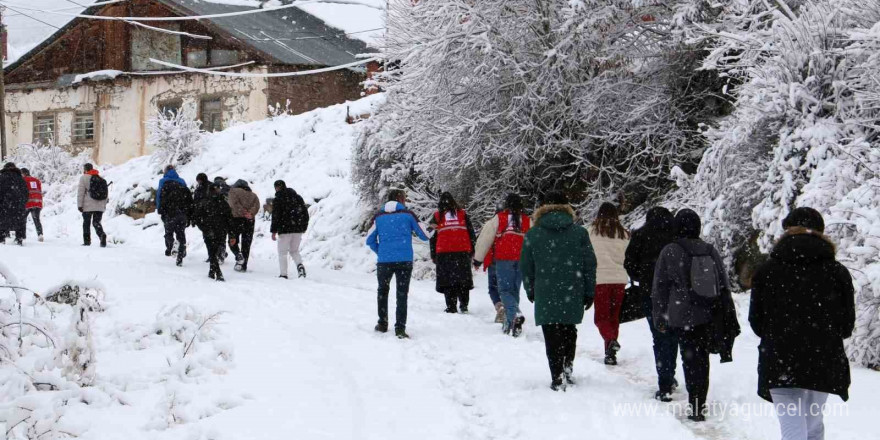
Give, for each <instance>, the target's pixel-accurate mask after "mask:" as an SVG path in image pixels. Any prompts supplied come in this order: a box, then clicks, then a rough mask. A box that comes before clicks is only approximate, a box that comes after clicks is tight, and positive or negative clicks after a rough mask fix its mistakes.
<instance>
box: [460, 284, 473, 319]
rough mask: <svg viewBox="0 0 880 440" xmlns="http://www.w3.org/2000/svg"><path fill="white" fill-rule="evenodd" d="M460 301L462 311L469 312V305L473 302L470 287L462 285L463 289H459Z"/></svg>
mask: <svg viewBox="0 0 880 440" xmlns="http://www.w3.org/2000/svg"><path fill="white" fill-rule="evenodd" d="M458 303H459V308H461V312H462V313H467V311H468V305H469V304H470V303H471V291H470V290H469V289H468V288H466V287H462V288H461V290H459V291H458Z"/></svg>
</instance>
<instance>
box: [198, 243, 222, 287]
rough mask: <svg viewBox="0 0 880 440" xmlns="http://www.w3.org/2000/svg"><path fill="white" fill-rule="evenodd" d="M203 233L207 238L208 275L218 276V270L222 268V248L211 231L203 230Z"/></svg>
mask: <svg viewBox="0 0 880 440" xmlns="http://www.w3.org/2000/svg"><path fill="white" fill-rule="evenodd" d="M202 234H203V238H204V240H205V248H207V250H208V267H209V270H208V276H210V277H212V278H214V277H216V276H217V271H218V270H220V249H219V246H218V245H217V240H215V239H214V237H212V236H211V234H210V232H203V233H202Z"/></svg>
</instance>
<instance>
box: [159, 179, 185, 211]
mask: <svg viewBox="0 0 880 440" xmlns="http://www.w3.org/2000/svg"><path fill="white" fill-rule="evenodd" d="M190 200H192V199H191V195H190V191H189V188H187V187H185V186H183V185H182V184H181V183H180V182H178V181H176V180H169V181H168V182H165V184H164V185H162V206H160V208H161V210H162V212H160V213H159V214H160V215H161V214H164V213H169V214H173V213H176V212H183V213H184V214H186V213H188V211H189V210H190Z"/></svg>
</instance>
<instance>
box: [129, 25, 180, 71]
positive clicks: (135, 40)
mask: <svg viewBox="0 0 880 440" xmlns="http://www.w3.org/2000/svg"><path fill="white" fill-rule="evenodd" d="M163 27H164V28H166V29H169V30H173V31H179V30H180V25H179V24H176V23H171V24H168V25H166V26H163ZM150 58H153V59H156V60H160V61H165V62H168V63H173V64H178V65H179V64H181V60H180V58H181V49H180V35H174V34H166V33H164V32H157V31H154V30H149V29H139V28H133V29H132V30H131V68H132V70H134V71H136V72H137V71H144V70H165V69H168V67H167V66H163V65H161V64H157V63H154V62H152V61H150Z"/></svg>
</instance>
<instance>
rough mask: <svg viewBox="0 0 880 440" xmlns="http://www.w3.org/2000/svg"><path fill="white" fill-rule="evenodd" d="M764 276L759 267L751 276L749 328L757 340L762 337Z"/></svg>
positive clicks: (762, 270) (761, 268)
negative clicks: (756, 336)
mask: <svg viewBox="0 0 880 440" xmlns="http://www.w3.org/2000/svg"><path fill="white" fill-rule="evenodd" d="M764 283H765V276H764V269H763V267H759V268H758V270H756V271H755V274H754V275H753V276H752V294H751V298H750V301H749V326H751V327H752V331H753V332H755V334H756V335H758V337H759V338H763V337H764V307H765V299H764V298H765V292H766V286H765V284H764Z"/></svg>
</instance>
